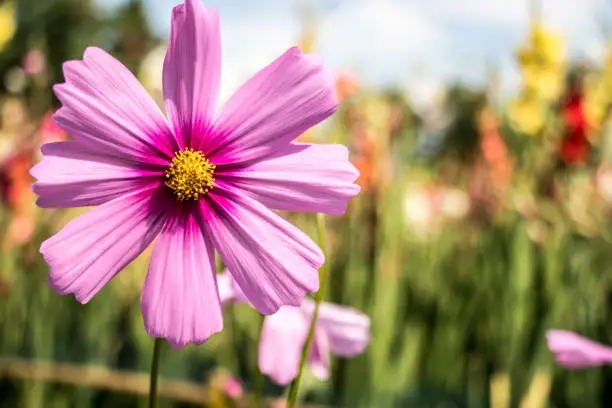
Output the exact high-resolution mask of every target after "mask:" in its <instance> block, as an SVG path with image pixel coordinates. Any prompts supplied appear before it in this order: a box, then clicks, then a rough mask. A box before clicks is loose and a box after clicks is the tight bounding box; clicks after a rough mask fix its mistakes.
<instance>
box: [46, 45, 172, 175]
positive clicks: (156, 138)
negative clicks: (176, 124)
mask: <svg viewBox="0 0 612 408" xmlns="http://www.w3.org/2000/svg"><path fill="white" fill-rule="evenodd" d="M64 76H65V80H66V82H65V83H64V84H57V85H54V87H53V89H54V91H55V94H56V95H57V97H58V99H59V100H60V101H61V102H62V105H63V106H62V107H61V108H60V109H59V110H58V111H57V112H56V113H55V114H54V115H53V120H54V122H55V123H56V124H57V125H58V126H60V127H61V128H62V129H64V130H65V131H66V132H68V133H69V134H70V136H72V137H73V138H74V139H75V140H78V141H79V142H81V143H82V144H84V145H87V146H89V147H90V148H91V149H92V150H94V151H101V152H105V153H106V154H107V155H111V156H117V157H122V158H124V159H125V160H132V161H135V162H145V163H151V164H158V165H162V166H163V165H165V164H166V163H167V162H168V160H170V159H171V158H172V155H173V152H174V151H175V150H176V149H177V147H178V145H177V143H176V140H175V139H174V136H173V134H172V132H171V131H170V128H169V127H168V125H167V123H166V120H165V119H164V117H163V115H162V113H161V111H160V110H159V108H158V107H157V105H156V104H155V102H154V101H153V99H152V98H151V97H150V96H149V95H148V94H147V92H146V91H145V90H144V88H143V87H142V86H141V85H140V83H138V81H137V80H136V78H135V77H134V76H133V75H132V73H131V72H130V71H129V70H128V69H127V68H126V67H125V66H123V65H122V64H121V63H120V62H119V61H117V60H116V59H115V58H113V57H112V56H110V55H109V54H107V53H106V52H105V51H104V50H101V49H99V48H95V47H90V48H87V49H86V50H85V53H84V56H83V60H82V61H68V62H66V63H64Z"/></svg>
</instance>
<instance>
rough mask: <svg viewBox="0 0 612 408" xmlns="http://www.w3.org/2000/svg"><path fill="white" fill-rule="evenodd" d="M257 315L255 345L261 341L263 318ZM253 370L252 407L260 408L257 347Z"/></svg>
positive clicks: (261, 390)
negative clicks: (257, 331) (257, 330)
mask: <svg viewBox="0 0 612 408" xmlns="http://www.w3.org/2000/svg"><path fill="white" fill-rule="evenodd" d="M258 315H259V333H258V334H257V337H258V339H257V344H258V345H259V342H260V341H261V331H262V329H263V323H264V316H262V315H260V314H258ZM254 367H255V368H254V369H253V407H254V408H261V401H262V398H263V375H262V374H261V371H259V346H258V348H257V352H256V353H255V362H254Z"/></svg>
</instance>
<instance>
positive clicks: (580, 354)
mask: <svg viewBox="0 0 612 408" xmlns="http://www.w3.org/2000/svg"><path fill="white" fill-rule="evenodd" d="M546 340H547V342H548V348H549V349H550V351H551V352H552V353H554V355H555V359H556V361H557V363H559V364H560V365H562V366H563V367H565V368H569V369H580V368H587V367H597V366H602V365H604V364H612V348H610V347H607V346H604V345H603V344H599V343H596V342H594V341H592V340H589V339H587V338H585V337H582V336H580V335H578V334H576V333H574V332H570V331H565V330H549V331H548V332H547V333H546Z"/></svg>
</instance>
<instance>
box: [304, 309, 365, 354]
mask: <svg viewBox="0 0 612 408" xmlns="http://www.w3.org/2000/svg"><path fill="white" fill-rule="evenodd" d="M302 309H303V310H304V311H306V312H307V313H308V314H309V315H312V312H313V311H314V302H313V301H312V300H310V299H305V300H304V303H303V304H302ZM317 330H325V332H326V333H327V336H328V339H329V346H330V348H331V350H332V352H333V353H334V354H336V355H338V356H341V357H352V356H356V355H358V354H361V353H363V351H364V350H365V348H366V346H367V345H368V343H369V342H370V318H369V317H368V316H366V315H365V314H363V313H361V312H359V311H358V310H355V309H353V308H350V307H345V306H339V305H334V304H331V303H326V302H323V303H321V306H319V320H318V321H317Z"/></svg>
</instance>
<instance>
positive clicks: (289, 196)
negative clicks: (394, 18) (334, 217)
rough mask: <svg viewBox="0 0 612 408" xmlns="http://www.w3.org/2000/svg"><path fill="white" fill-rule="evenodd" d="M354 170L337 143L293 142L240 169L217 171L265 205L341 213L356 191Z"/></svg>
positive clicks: (277, 207)
mask: <svg viewBox="0 0 612 408" xmlns="http://www.w3.org/2000/svg"><path fill="white" fill-rule="evenodd" d="M358 176H359V172H358V171H357V169H356V168H355V167H354V166H353V165H352V164H351V163H350V162H349V160H348V150H347V149H346V147H344V146H341V145H313V144H302V143H293V144H289V145H286V146H284V147H283V148H282V149H281V150H279V151H278V152H277V153H276V154H274V155H273V156H271V157H269V158H267V159H265V160H263V161H260V162H256V163H255V164H253V165H251V166H248V167H246V168H242V169H236V170H233V171H229V172H223V173H220V174H219V176H218V177H219V178H220V179H222V180H227V182H228V183H231V184H232V186H234V187H238V188H240V189H242V190H243V191H245V192H246V193H247V194H249V195H250V196H251V197H252V198H254V199H256V200H257V201H259V202H261V203H263V204H264V205H265V206H267V207H269V208H273V209H276V210H284V211H302V212H322V213H328V214H343V213H344V212H345V211H346V205H347V201H348V200H350V199H351V198H353V197H355V195H357V193H358V192H359V186H358V185H356V184H355V183H354V181H355V180H356V179H357V177H358Z"/></svg>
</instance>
